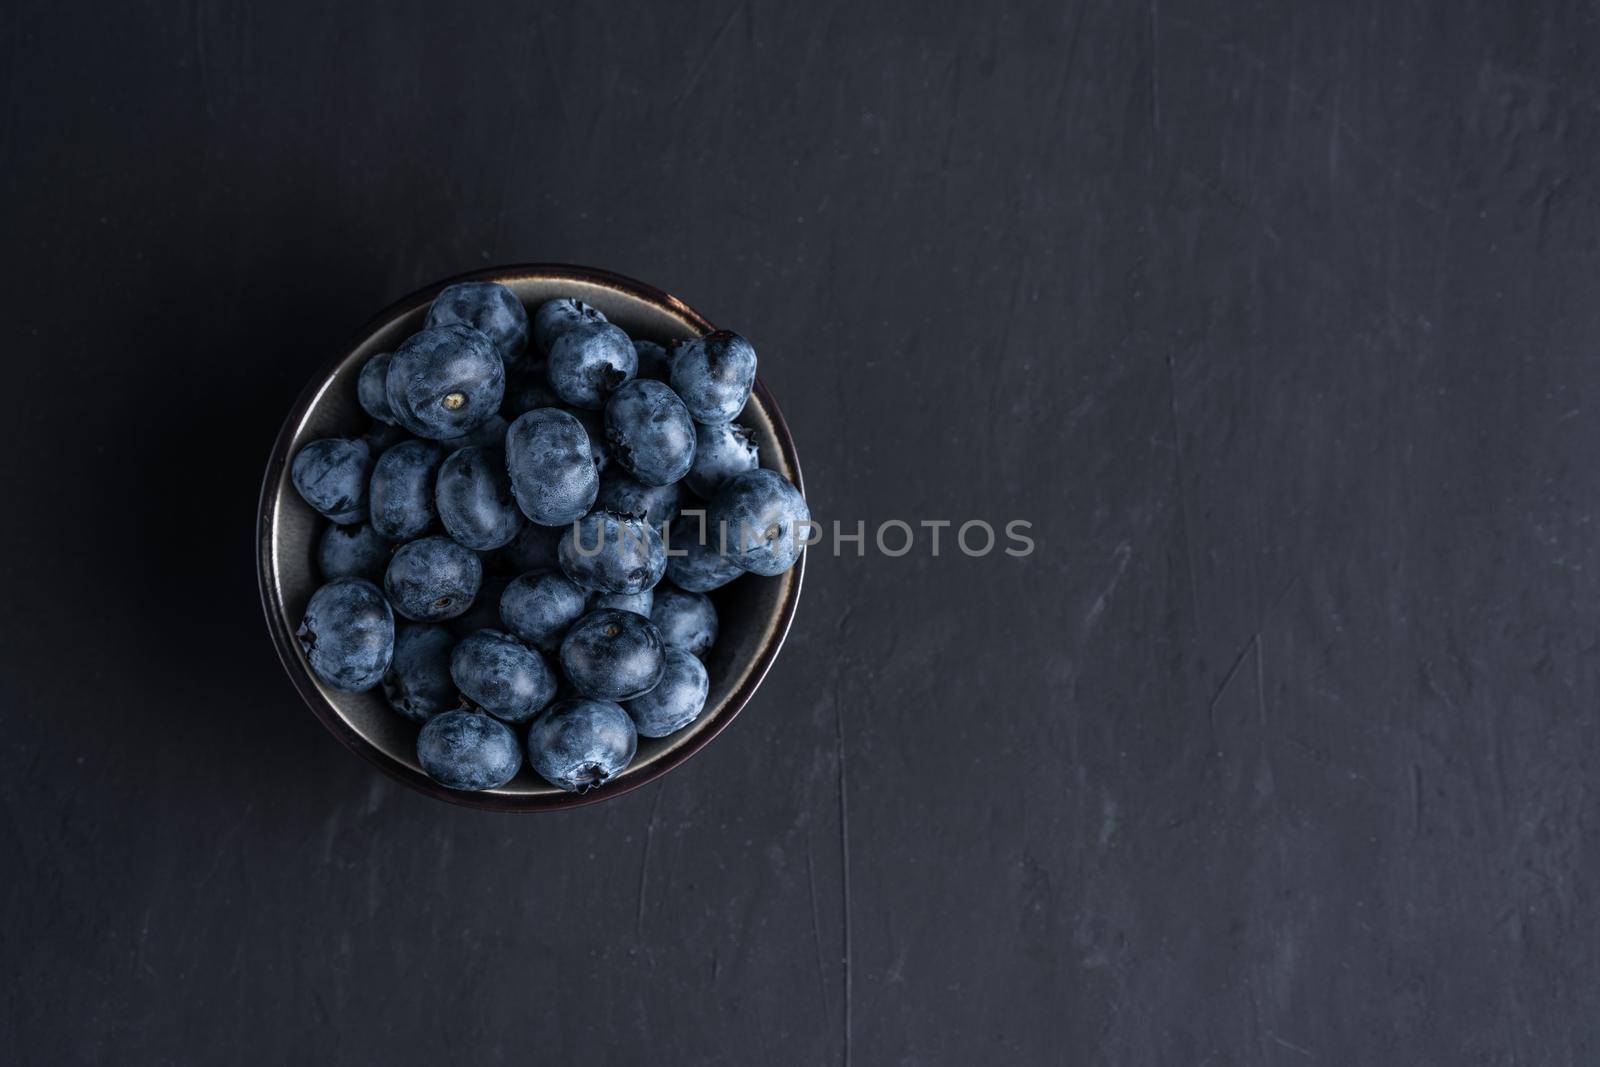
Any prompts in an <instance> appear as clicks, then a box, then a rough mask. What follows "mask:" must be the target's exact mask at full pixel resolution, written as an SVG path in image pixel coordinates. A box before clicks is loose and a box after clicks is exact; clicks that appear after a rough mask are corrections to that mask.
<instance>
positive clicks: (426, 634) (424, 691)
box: [383, 623, 461, 723]
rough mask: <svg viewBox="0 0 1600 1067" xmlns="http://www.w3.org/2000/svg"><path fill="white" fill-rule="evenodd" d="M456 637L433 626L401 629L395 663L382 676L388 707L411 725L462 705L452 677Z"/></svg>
mask: <svg viewBox="0 0 1600 1067" xmlns="http://www.w3.org/2000/svg"><path fill="white" fill-rule="evenodd" d="M455 647H456V636H455V634H453V633H451V632H450V631H449V630H447V629H445V628H444V627H443V626H438V625H435V624H434V623H413V624H411V625H409V626H402V627H400V630H399V632H398V633H397V634H395V638H394V661H393V662H392V663H390V664H389V670H388V672H387V673H385V674H384V676H383V693H384V696H386V697H388V698H389V705H390V706H391V707H393V708H394V710H395V711H398V712H399V713H400V714H401V715H404V716H405V717H406V718H408V719H410V720H411V721H412V722H419V723H420V722H427V721H428V720H429V719H431V718H433V717H434V716H435V715H437V714H439V713H440V712H441V711H449V710H450V709H451V708H454V707H456V706H458V705H459V704H460V703H461V700H460V695H459V694H458V693H457V692H456V683H455V681H454V679H452V678H451V677H450V653H451V651H452V650H454V649H455Z"/></svg>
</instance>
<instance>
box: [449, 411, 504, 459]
mask: <svg viewBox="0 0 1600 1067" xmlns="http://www.w3.org/2000/svg"><path fill="white" fill-rule="evenodd" d="M510 428H511V424H510V423H509V422H507V421H506V420H505V417H504V416H502V415H490V416H489V417H488V419H486V420H485V421H484V423H483V425H481V426H479V427H478V428H477V429H475V430H468V431H467V432H466V433H464V434H462V435H461V436H460V437H447V438H445V439H444V440H443V441H440V442H439V447H440V448H442V449H444V450H445V454H446V455H448V454H449V453H451V452H455V451H457V450H458V449H462V448H504V447H505V444H506V431H507V430H508V429H510Z"/></svg>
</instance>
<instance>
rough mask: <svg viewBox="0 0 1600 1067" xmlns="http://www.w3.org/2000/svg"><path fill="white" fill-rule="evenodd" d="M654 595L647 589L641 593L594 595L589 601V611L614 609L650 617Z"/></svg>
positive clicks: (653, 604)
mask: <svg viewBox="0 0 1600 1067" xmlns="http://www.w3.org/2000/svg"><path fill="white" fill-rule="evenodd" d="M655 602H656V598H655V593H654V592H652V591H651V590H649V589H646V590H644V591H643V592H641V593H596V594H595V595H594V598H593V599H592V600H590V601H589V609H590V610H591V611H592V610H594V609H595V608H615V609H616V610H617V611H631V612H633V613H634V614H635V615H643V616H644V617H645V618H647V619H648V618H649V617H650V609H651V608H652V607H654V606H655Z"/></svg>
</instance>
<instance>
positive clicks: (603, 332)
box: [550, 322, 639, 411]
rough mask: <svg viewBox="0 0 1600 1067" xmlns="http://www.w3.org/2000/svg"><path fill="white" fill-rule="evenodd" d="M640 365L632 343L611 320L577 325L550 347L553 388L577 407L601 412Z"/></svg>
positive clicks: (565, 400) (562, 397) (551, 383)
mask: <svg viewBox="0 0 1600 1067" xmlns="http://www.w3.org/2000/svg"><path fill="white" fill-rule="evenodd" d="M638 365H639V357H638V354H637V353H635V352H634V350H633V342H632V341H630V340H628V335H627V334H625V333H623V332H622V331H621V330H619V329H617V327H615V326H613V325H611V324H610V323H609V322H600V323H592V324H588V325H583V326H574V327H573V328H572V329H570V330H567V331H566V332H565V333H563V334H561V335H560V336H559V337H557V338H556V339H555V343H554V344H552V345H551V346H550V388H552V389H554V390H555V391H556V395H557V396H559V397H560V398H561V399H562V401H563V402H565V403H568V404H571V405H572V406H573V407H575V408H589V409H591V410H595V411H598V410H599V409H600V408H602V407H605V403H606V397H608V396H610V395H611V392H612V390H614V389H615V388H616V387H617V386H619V385H621V384H622V383H623V382H625V381H627V380H628V379H629V378H632V377H633V372H634V370H635V369H636V368H637V367H638Z"/></svg>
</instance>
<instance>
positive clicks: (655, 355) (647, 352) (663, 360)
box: [633, 338, 672, 382]
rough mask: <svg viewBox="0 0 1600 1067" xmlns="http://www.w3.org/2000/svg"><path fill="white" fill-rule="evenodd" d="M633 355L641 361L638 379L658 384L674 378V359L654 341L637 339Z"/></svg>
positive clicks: (637, 373)
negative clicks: (646, 379)
mask: <svg viewBox="0 0 1600 1067" xmlns="http://www.w3.org/2000/svg"><path fill="white" fill-rule="evenodd" d="M633 353H634V355H635V356H637V357H638V361H639V368H638V370H637V371H636V372H635V374H636V376H637V377H640V378H649V379H651V380H653V381H658V382H664V381H667V380H669V379H670V378H671V377H672V359H671V357H670V356H668V355H667V350H666V349H665V348H662V347H661V346H660V345H658V344H656V343H655V342H654V341H640V340H638V339H637V338H635V339H634V342H633Z"/></svg>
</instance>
